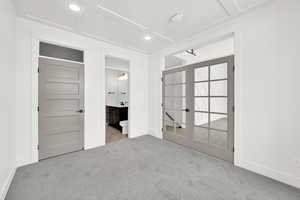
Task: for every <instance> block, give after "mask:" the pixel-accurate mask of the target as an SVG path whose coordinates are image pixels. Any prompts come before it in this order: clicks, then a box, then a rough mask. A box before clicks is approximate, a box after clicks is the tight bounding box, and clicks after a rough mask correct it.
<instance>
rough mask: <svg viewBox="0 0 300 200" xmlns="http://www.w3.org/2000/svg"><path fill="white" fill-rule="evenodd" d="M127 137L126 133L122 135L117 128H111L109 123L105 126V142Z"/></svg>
mask: <svg viewBox="0 0 300 200" xmlns="http://www.w3.org/2000/svg"><path fill="white" fill-rule="evenodd" d="M124 138H127V136H126V135H123V134H122V133H121V132H120V131H119V130H118V129H116V128H113V127H111V126H109V125H107V126H106V144H109V143H112V142H115V141H118V140H121V139H124Z"/></svg>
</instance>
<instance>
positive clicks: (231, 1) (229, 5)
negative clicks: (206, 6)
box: [217, 0, 240, 17]
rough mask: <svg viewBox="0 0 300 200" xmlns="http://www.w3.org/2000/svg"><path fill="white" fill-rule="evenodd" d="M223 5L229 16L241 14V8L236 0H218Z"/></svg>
mask: <svg viewBox="0 0 300 200" xmlns="http://www.w3.org/2000/svg"><path fill="white" fill-rule="evenodd" d="M217 1H218V3H219V4H220V6H221V7H223V9H224V10H225V12H226V13H227V14H228V16H229V17H230V16H235V15H237V14H239V12H240V8H239V7H238V5H237V4H236V2H235V0H217Z"/></svg>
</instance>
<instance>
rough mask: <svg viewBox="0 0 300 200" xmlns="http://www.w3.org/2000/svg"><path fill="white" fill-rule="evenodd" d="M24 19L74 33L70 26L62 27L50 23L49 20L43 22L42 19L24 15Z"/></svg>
mask: <svg viewBox="0 0 300 200" xmlns="http://www.w3.org/2000/svg"><path fill="white" fill-rule="evenodd" d="M24 17H25V18H27V19H30V20H32V21H36V22H39V23H42V24H46V25H49V26H54V27H56V28H60V29H63V30H65V31H71V32H73V31H74V29H73V28H72V27H70V26H64V25H61V24H58V23H55V22H52V21H50V20H45V19H42V18H39V17H34V16H32V15H25V16H24Z"/></svg>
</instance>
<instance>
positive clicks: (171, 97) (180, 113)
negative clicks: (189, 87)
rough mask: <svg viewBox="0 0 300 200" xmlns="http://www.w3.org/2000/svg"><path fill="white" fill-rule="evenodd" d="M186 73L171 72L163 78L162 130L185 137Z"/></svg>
mask: <svg viewBox="0 0 300 200" xmlns="http://www.w3.org/2000/svg"><path fill="white" fill-rule="evenodd" d="M185 109H186V72H185V71H180V72H172V73H168V74H166V75H165V77H164V109H163V112H164V115H163V119H164V130H165V132H166V133H168V134H176V135H181V136H185V135H186V123H187V122H186V111H185Z"/></svg>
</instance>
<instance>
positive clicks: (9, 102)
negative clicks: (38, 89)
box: [0, 0, 16, 200]
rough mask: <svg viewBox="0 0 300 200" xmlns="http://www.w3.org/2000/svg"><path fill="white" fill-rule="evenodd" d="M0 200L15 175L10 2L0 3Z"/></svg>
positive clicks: (13, 85) (13, 77)
mask: <svg viewBox="0 0 300 200" xmlns="http://www.w3.org/2000/svg"><path fill="white" fill-rule="evenodd" d="M0 24H1V29H0V45H1V47H0V91H1V93H0V104H1V115H0V123H1V131H0V200H2V199H4V196H5V194H6V192H7V189H8V186H9V184H10V181H11V179H12V177H13V174H14V171H15V167H16V164H15V159H16V155H15V105H16V104H15V96H16V93H15V92H16V88H15V87H16V84H15V80H16V78H15V77H16V67H15V11H14V7H13V5H12V3H11V1H10V0H1V1H0Z"/></svg>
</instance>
